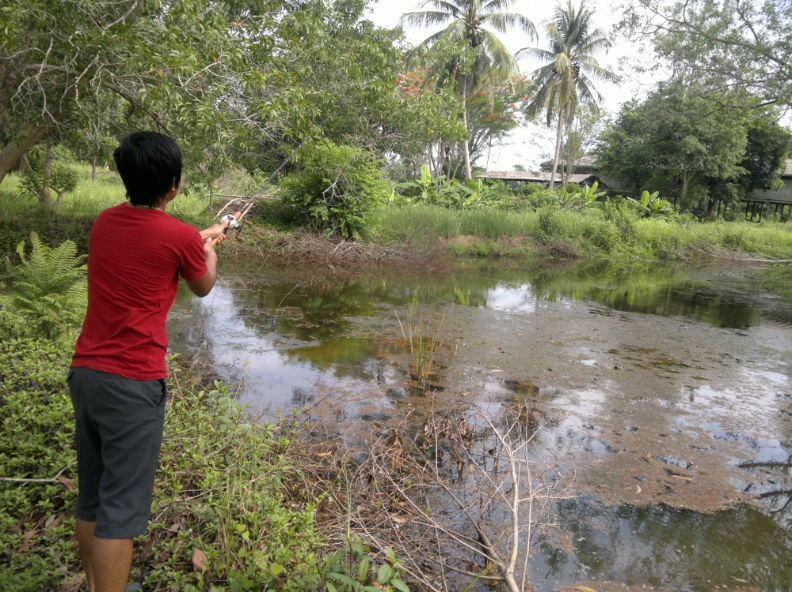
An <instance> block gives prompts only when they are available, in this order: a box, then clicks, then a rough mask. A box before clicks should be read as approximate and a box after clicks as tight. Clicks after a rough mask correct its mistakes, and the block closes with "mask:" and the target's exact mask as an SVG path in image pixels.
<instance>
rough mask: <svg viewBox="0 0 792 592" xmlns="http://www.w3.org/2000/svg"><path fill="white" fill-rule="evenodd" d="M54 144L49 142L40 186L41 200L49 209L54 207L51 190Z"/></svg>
mask: <svg viewBox="0 0 792 592" xmlns="http://www.w3.org/2000/svg"><path fill="white" fill-rule="evenodd" d="M52 160H53V154H52V144H47V150H46V152H45V155H44V170H43V171H42V176H41V187H39V191H38V194H39V202H40V203H41V205H42V206H44V207H45V208H46V209H48V210H52V209H53V207H54V206H53V203H52V192H51V190H50V182H51V181H52Z"/></svg>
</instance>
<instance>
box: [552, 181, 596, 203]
mask: <svg viewBox="0 0 792 592" xmlns="http://www.w3.org/2000/svg"><path fill="white" fill-rule="evenodd" d="M598 188H599V183H597V182H596V181H595V182H594V184H593V185H584V186H583V187H579V186H577V185H571V186H569V187H564V188H563V189H562V193H561V200H562V203H563V205H564V207H566V208H577V209H579V208H589V207H591V206H593V205H594V204H595V203H597V200H600V199H602V198H603V197H605V195H606V192H605V191H597V189H598Z"/></svg>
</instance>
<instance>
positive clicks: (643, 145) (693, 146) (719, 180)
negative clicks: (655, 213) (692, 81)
mask: <svg viewBox="0 0 792 592" xmlns="http://www.w3.org/2000/svg"><path fill="white" fill-rule="evenodd" d="M789 142H790V134H789V133H788V132H786V131H785V130H784V129H783V128H781V127H780V126H779V125H778V123H777V118H776V115H775V114H773V113H771V112H767V111H765V110H760V109H758V107H757V105H756V101H755V100H754V99H751V98H750V97H747V96H746V95H745V94H744V93H738V92H730V93H714V92H712V91H707V90H706V89H704V88H702V87H700V86H691V87H685V86H683V85H682V84H680V83H675V84H670V85H665V86H662V87H661V88H660V89H659V90H657V91H656V92H655V93H653V94H652V95H650V97H649V98H648V99H646V101H644V102H643V103H637V102H632V103H628V104H626V105H625V106H624V107H623V108H622V110H621V112H620V114H619V117H618V119H617V120H616V122H615V123H613V124H612V125H611V126H610V127H609V128H608V130H607V131H606V132H605V134H604V135H603V138H602V142H601V144H600V146H599V147H598V159H599V163H600V166H601V168H602V171H603V173H604V174H606V175H612V176H614V177H616V178H618V179H621V180H622V181H625V182H626V183H627V184H628V185H629V186H630V187H631V189H632V190H634V191H635V192H637V191H640V190H643V189H648V190H649V191H650V192H654V191H659V192H661V193H662V194H664V195H666V196H671V197H674V199H675V202H676V200H677V199H679V205H680V207H682V208H685V209H694V208H695V207H697V206H698V203H699V202H701V200H702V198H708V202H707V203H706V204H705V210H706V212H709V211H711V210H712V205H713V204H714V201H715V200H718V201H724V202H726V203H730V202H734V201H735V200H737V199H739V198H741V197H744V196H745V195H746V194H749V193H750V192H751V191H753V190H754V189H768V188H771V187H772V186H773V185H774V184H775V183H777V182H778V171H779V169H780V167H781V165H782V163H783V158H784V157H785V155H786V154H787V152H788V150H789ZM706 212H705V213H706Z"/></svg>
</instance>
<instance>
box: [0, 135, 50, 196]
mask: <svg viewBox="0 0 792 592" xmlns="http://www.w3.org/2000/svg"><path fill="white" fill-rule="evenodd" d="M52 130H53V128H52V127H51V126H38V127H37V126H34V125H28V126H25V128H24V129H23V130H22V134H21V135H20V140H19V141H12V142H9V143H8V144H6V145H5V146H4V147H3V149H2V151H0V183H2V182H3V179H5V178H6V175H8V173H10V172H11V171H13V170H14V169H16V167H17V166H18V165H19V160H20V159H21V158H22V156H23V155H24V154H25V152H27V151H28V150H30V149H31V148H32V147H33V146H35V145H36V144H38V143H39V142H41V141H42V140H43V139H44V138H46V137H47V136H48V135H49V134H50V132H52Z"/></svg>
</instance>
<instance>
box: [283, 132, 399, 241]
mask: <svg viewBox="0 0 792 592" xmlns="http://www.w3.org/2000/svg"><path fill="white" fill-rule="evenodd" d="M298 162H299V164H300V166H301V167H302V170H301V171H299V172H297V173H293V174H291V175H289V176H288V177H286V178H285V179H283V181H281V195H282V197H283V201H284V203H286V204H288V205H291V206H292V207H294V208H295V211H296V212H297V216H298V218H299V219H300V220H301V221H302V223H303V224H305V225H306V226H308V227H310V228H311V229H313V230H316V231H320V232H324V233H326V234H328V235H330V236H333V237H337V238H345V239H355V238H361V237H362V236H363V235H364V234H365V231H366V226H367V224H368V223H369V221H370V218H371V215H372V213H373V212H374V211H375V210H376V209H377V207H378V206H379V205H381V204H382V203H384V200H385V197H386V195H387V194H388V185H387V183H386V182H385V181H384V179H383V177H382V170H381V166H382V162H381V161H380V160H379V159H378V158H377V157H376V156H374V155H373V154H371V153H370V152H367V151H366V150H362V149H360V148H355V147H352V146H337V145H335V144H333V143H331V142H325V143H322V144H314V145H310V146H308V147H306V148H305V149H304V150H303V152H302V154H301V156H300V158H299V159H298Z"/></svg>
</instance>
